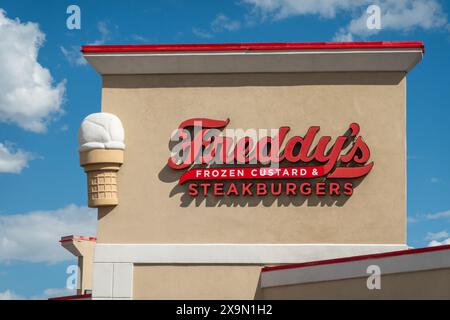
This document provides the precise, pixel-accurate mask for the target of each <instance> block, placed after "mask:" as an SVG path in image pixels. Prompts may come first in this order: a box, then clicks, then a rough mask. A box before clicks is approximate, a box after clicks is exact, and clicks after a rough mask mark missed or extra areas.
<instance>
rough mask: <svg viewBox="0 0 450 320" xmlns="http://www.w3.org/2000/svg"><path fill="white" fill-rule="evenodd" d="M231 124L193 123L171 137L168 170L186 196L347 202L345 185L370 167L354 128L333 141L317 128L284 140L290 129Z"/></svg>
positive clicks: (350, 190) (196, 120)
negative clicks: (178, 174) (177, 174)
mask: <svg viewBox="0 0 450 320" xmlns="http://www.w3.org/2000/svg"><path fill="white" fill-rule="evenodd" d="M229 123H230V120H229V119H227V120H215V119H206V118H194V119H188V120H186V121H184V122H182V123H181V124H180V125H179V127H178V129H176V130H175V131H174V132H173V134H172V137H171V156H170V158H169V159H168V162H167V165H168V166H169V167H170V168H172V169H173V170H183V174H182V175H181V178H180V180H179V182H178V183H179V184H181V185H182V184H188V190H189V195H191V196H194V197H195V196H198V195H203V196H206V195H207V194H208V193H210V194H213V195H215V196H233V195H243V196H252V195H257V196H264V195H269V194H270V195H274V196H277V195H281V194H285V195H298V194H301V195H311V194H316V195H319V196H321V195H337V196H339V195H346V196H349V195H351V194H352V193H353V184H352V182H351V180H348V179H355V178H360V177H363V176H365V175H367V174H368V173H369V172H370V170H371V169H372V167H373V162H370V163H368V161H369V158H370V150H369V148H368V146H367V144H366V143H365V142H364V140H363V138H362V137H361V136H358V134H359V131H360V127H359V125H358V124H356V123H351V124H350V125H349V127H348V129H347V131H346V132H345V134H343V135H341V136H338V137H336V138H335V139H334V141H332V140H333V139H332V137H331V136H322V137H319V136H318V133H319V131H320V127H318V126H312V127H310V128H309V129H308V130H307V132H306V134H304V135H303V136H296V135H294V136H291V137H289V138H288V133H289V132H290V127H280V128H278V129H259V130H255V129H247V130H243V129H228V128H226V127H227V126H228V125H229ZM315 141H316V142H315Z"/></svg>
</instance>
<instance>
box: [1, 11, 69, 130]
mask: <svg viewBox="0 0 450 320" xmlns="http://www.w3.org/2000/svg"><path fill="white" fill-rule="evenodd" d="M44 40H45V34H44V33H42V32H41V31H40V30H39V26H38V25H37V24H36V23H32V22H26V23H22V22H20V21H19V20H18V19H15V20H13V19H9V18H8V17H7V16H6V13H5V11H4V10H3V9H0V121H2V122H10V123H15V124H17V125H19V126H20V127H22V128H23V129H25V130H29V131H33V132H43V131H45V130H46V127H47V124H48V122H49V121H50V120H51V119H52V116H53V115H55V114H57V113H60V112H62V102H63V97H64V92H65V81H62V82H60V83H59V84H57V85H56V86H53V78H52V76H51V74H50V71H49V70H48V69H46V68H44V67H43V66H42V65H40V64H39V63H38V61H37V58H38V53H39V49H40V48H41V47H42V45H43V43H44Z"/></svg>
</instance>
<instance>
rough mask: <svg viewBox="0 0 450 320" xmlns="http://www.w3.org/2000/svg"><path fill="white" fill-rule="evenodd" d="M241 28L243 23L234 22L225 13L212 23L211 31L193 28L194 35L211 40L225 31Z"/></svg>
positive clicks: (220, 14)
mask: <svg viewBox="0 0 450 320" xmlns="http://www.w3.org/2000/svg"><path fill="white" fill-rule="evenodd" d="M240 28H241V22H240V21H238V20H232V19H230V18H229V17H228V16H226V15H225V14H223V13H219V14H218V15H217V16H216V17H215V18H214V20H213V21H212V22H211V23H210V26H209V28H208V29H209V30H204V29H199V28H192V33H193V34H194V35H195V36H196V37H199V38H203V39H210V38H213V37H214V34H215V33H218V32H223V31H236V30H239V29H240Z"/></svg>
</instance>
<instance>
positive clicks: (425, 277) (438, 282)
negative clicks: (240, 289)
mask: <svg viewBox="0 0 450 320" xmlns="http://www.w3.org/2000/svg"><path fill="white" fill-rule="evenodd" d="M366 282H367V278H356V279H345V280H336V281H327V282H317V283H308V284H301V285H291V286H280V287H272V288H264V289H262V298H263V299H446V300H448V299H450V269H437V270H427V271H419V272H408V273H396V274H388V275H383V276H381V289H380V290H368V289H367V285H366Z"/></svg>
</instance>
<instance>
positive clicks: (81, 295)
mask: <svg viewBox="0 0 450 320" xmlns="http://www.w3.org/2000/svg"><path fill="white" fill-rule="evenodd" d="M81 299H92V294H79V295H74V296H65V297H56V298H49V299H48V300H81Z"/></svg>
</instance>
